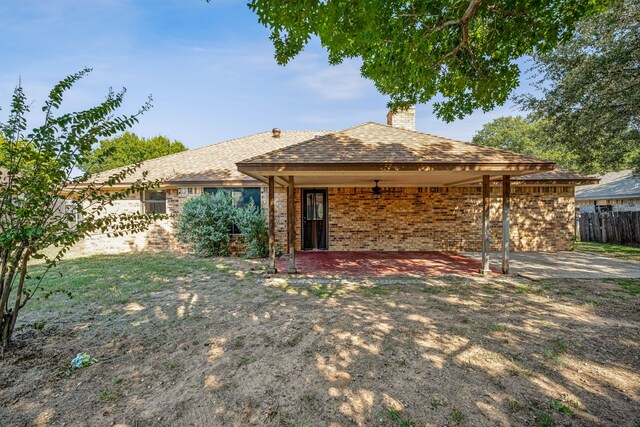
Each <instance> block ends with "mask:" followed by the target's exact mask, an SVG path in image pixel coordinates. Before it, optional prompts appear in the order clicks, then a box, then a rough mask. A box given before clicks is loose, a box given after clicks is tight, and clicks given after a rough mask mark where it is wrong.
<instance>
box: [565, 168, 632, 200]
mask: <svg viewBox="0 0 640 427" xmlns="http://www.w3.org/2000/svg"><path fill="white" fill-rule="evenodd" d="M607 199H640V178H635V177H634V176H633V171H632V170H631V169H627V170H623V171H620V172H610V173H606V174H604V175H602V176H601V177H600V184H596V185H586V186H584V187H582V188H580V189H576V200H607Z"/></svg>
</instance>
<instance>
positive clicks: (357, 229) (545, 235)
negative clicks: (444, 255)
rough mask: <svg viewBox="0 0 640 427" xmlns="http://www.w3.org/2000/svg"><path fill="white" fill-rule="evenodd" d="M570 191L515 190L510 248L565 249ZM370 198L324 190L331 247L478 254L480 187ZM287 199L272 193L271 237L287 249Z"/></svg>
mask: <svg viewBox="0 0 640 427" xmlns="http://www.w3.org/2000/svg"><path fill="white" fill-rule="evenodd" d="M573 190H574V188H573V187H570V186H552V187H524V186H514V187H513V188H512V198H511V232H510V235H511V248H512V250H516V251H559V250H570V249H571V247H572V242H573V238H574V232H575V223H574V215H575V204H574V191H573ZM383 191H384V192H383V195H382V196H380V197H379V198H377V199H375V198H373V196H372V195H371V189H370V188H329V189H328V203H329V205H328V214H329V219H328V227H329V239H328V242H329V250H333V251H371V250H384V251H418V250H419V251H430V250H434V251H436V250H450V251H462V250H466V251H478V250H480V249H481V247H482V241H481V234H480V233H481V210H482V199H481V190H480V188H476V187H449V188H445V187H434V188H385V189H384V190H383ZM300 201H301V196H300V189H296V207H295V209H296V223H295V227H296V248H297V249H300V248H301V237H300V228H301V216H300V215H301V207H300ZM285 202H286V195H285V193H284V190H278V191H277V193H276V230H277V234H276V238H277V240H278V244H279V245H280V247H281V248H283V250H285V249H286V203H285ZM490 232H491V246H492V249H494V250H499V249H500V245H501V240H502V239H501V235H502V198H501V190H500V188H492V191H491V228H490Z"/></svg>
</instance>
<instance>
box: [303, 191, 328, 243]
mask: <svg viewBox="0 0 640 427" xmlns="http://www.w3.org/2000/svg"><path fill="white" fill-rule="evenodd" d="M302 249H304V250H313V249H324V250H326V249H327V190H304V189H303V190H302Z"/></svg>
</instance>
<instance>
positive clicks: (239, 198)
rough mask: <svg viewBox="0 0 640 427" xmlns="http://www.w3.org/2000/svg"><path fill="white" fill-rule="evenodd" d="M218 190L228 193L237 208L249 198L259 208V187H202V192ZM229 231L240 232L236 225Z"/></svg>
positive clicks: (243, 204)
mask: <svg viewBox="0 0 640 427" xmlns="http://www.w3.org/2000/svg"><path fill="white" fill-rule="evenodd" d="M218 191H222V192H223V193H225V194H228V195H230V196H231V198H232V199H233V202H234V205H235V206H236V207H238V208H241V207H243V206H245V205H247V204H248V203H249V201H250V200H253V203H254V204H255V205H256V206H257V207H258V209H260V187H233V188H229V187H222V188H220V187H216V188H205V189H204V192H205V193H209V194H215V193H217V192H218ZM230 233H231V234H240V229H239V228H238V227H237V226H236V225H233V226H232V227H231V230H230Z"/></svg>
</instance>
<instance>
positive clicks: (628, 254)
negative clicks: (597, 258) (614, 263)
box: [575, 242, 640, 261]
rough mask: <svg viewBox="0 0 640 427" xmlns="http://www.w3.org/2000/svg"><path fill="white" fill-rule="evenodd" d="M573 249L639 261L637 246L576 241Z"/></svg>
mask: <svg viewBox="0 0 640 427" xmlns="http://www.w3.org/2000/svg"><path fill="white" fill-rule="evenodd" d="M575 249H576V250H577V251H586V252H595V253H597V254H601V255H605V256H609V257H613V258H621V259H628V260H631V261H640V247H639V246H624V245H612V244H611V243H599V242H576V243H575Z"/></svg>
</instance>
